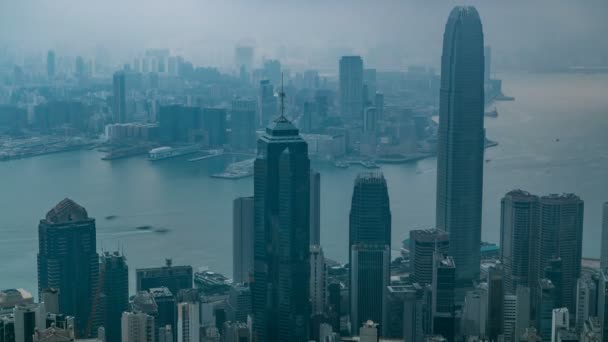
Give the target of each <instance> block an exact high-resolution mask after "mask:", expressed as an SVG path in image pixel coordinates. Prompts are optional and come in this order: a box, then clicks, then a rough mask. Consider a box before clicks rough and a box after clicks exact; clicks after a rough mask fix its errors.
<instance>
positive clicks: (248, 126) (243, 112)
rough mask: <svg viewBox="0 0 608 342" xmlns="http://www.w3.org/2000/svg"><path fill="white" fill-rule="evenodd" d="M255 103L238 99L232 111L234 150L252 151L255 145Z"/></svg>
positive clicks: (233, 101)
mask: <svg viewBox="0 0 608 342" xmlns="http://www.w3.org/2000/svg"><path fill="white" fill-rule="evenodd" d="M255 126H256V125H255V101H253V100H248V99H241V98H237V99H234V100H232V108H231V110H230V128H231V133H230V143H231V146H232V148H233V149H234V150H237V151H243V150H246V151H248V150H251V149H253V147H254V144H255Z"/></svg>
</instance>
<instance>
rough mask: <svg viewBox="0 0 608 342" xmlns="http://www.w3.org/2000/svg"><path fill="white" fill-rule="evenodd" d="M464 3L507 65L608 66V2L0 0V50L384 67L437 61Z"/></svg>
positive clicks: (124, 58) (118, 58) (221, 62)
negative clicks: (238, 48)
mask: <svg viewBox="0 0 608 342" xmlns="http://www.w3.org/2000/svg"><path fill="white" fill-rule="evenodd" d="M459 4H465V5H475V6H476V7H477V8H478V10H479V12H480V14H481V16H482V21H483V25H484V33H485V39H486V43H488V44H490V45H492V47H493V49H494V51H495V53H494V56H495V60H496V61H497V63H498V64H502V65H519V64H526V63H536V64H539V63H543V62H544V60H545V59H546V61H547V63H553V62H552V61H560V62H562V63H566V64H577V63H578V64H582V63H585V64H601V63H608V52H607V51H608V39H606V37H605V36H606V34H607V33H608V20H607V19H606V15H607V14H608V1H606V0H581V1H573V0H508V1H502V0H500V1H499V0H497V1H491V0H481V1H460V2H455V1H447V0H443V1H440V0H430V1H422V0H416V1H405V0H401V1H397V0H394V1H393V0H385V1H383V0H376V1H372V0H369V1H363V0H308V1H296V0H284V1H279V0H267V1H262V0H240V1H237V0H215V1H210V0H172V1H168V0H103V1H102V0H96V1H93V0H0V47H13V48H18V49H19V50H20V51H26V52H27V53H30V52H37V53H42V52H44V51H46V50H47V49H49V48H52V49H55V50H57V53H58V55H61V54H64V55H68V54H71V55H76V54H82V55H85V56H94V55H95V53H96V51H99V49H100V48H103V49H104V50H107V51H108V52H109V53H110V54H111V56H112V57H113V59H114V61H115V62H116V63H119V62H125V61H127V60H130V58H131V57H133V56H135V55H136V54H137V53H138V52H140V51H141V50H142V49H144V48H149V47H168V48H171V49H172V50H173V51H175V52H177V53H180V54H182V55H184V56H186V57H187V58H190V59H191V60H193V61H194V62H195V63H196V64H219V65H224V66H226V65H230V64H231V62H232V54H233V49H234V46H235V45H236V44H237V43H246V44H252V45H254V46H255V47H256V57H258V58H261V57H263V56H266V57H273V58H274V57H279V58H281V59H282V60H283V61H284V62H285V63H286V64H290V65H292V66H293V67H294V68H300V67H301V68H305V67H307V66H308V65H312V66H317V65H323V64H327V65H332V64H337V60H335V63H334V57H335V56H339V55H341V54H345V53H358V54H361V55H363V56H364V57H365V58H366V62H367V63H366V64H368V65H370V64H374V65H370V66H375V67H378V68H380V69H383V68H395V67H399V68H401V67H404V66H407V65H409V64H413V63H422V64H428V65H437V64H438V62H439V59H440V54H441V39H442V34H443V29H444V25H445V21H446V19H447V16H448V14H449V11H450V9H451V8H452V7H453V6H455V5H459ZM581 56H582V57H581Z"/></svg>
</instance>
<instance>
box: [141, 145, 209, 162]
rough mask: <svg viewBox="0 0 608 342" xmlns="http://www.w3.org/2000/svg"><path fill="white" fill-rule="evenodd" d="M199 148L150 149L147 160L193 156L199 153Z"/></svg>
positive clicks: (196, 146) (167, 147)
mask: <svg viewBox="0 0 608 342" xmlns="http://www.w3.org/2000/svg"><path fill="white" fill-rule="evenodd" d="M200 149H201V148H200V146H198V145H190V146H184V147H169V146H163V147H158V148H154V149H151V150H150V151H149V152H148V160H152V161H154V160H162V159H168V158H175V157H179V156H183V155H187V154H193V153H197V152H199V151H200Z"/></svg>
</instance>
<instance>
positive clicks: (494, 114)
mask: <svg viewBox="0 0 608 342" xmlns="http://www.w3.org/2000/svg"><path fill="white" fill-rule="evenodd" d="M483 115H484V116H487V117H491V118H495V117H498V111H497V110H496V108H494V109H492V110H491V111H489V112H484V113H483Z"/></svg>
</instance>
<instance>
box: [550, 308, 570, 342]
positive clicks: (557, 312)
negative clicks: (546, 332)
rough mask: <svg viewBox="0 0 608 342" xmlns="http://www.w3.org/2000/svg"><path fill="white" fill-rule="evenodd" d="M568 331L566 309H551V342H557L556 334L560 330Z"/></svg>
mask: <svg viewBox="0 0 608 342" xmlns="http://www.w3.org/2000/svg"><path fill="white" fill-rule="evenodd" d="M562 328H565V329H566V330H567V329H570V314H568V309H567V308H558V309H553V316H552V319H551V342H557V333H558V331H559V330H560V329H562Z"/></svg>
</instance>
